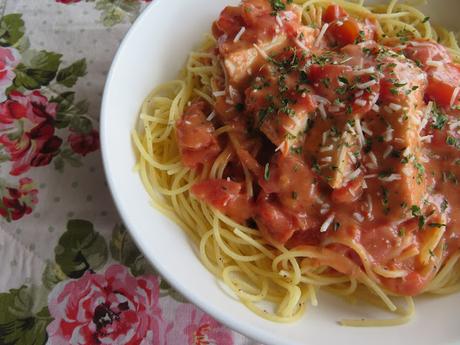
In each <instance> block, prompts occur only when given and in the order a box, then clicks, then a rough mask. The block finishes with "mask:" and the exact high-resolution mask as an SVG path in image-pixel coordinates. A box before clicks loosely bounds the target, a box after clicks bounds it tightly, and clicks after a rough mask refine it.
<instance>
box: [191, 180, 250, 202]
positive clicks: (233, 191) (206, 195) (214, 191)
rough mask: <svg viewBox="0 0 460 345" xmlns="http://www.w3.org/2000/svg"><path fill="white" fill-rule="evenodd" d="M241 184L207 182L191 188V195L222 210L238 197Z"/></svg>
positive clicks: (224, 181) (223, 181) (225, 181)
mask: <svg viewBox="0 0 460 345" xmlns="http://www.w3.org/2000/svg"><path fill="white" fill-rule="evenodd" d="M240 191H241V184H240V183H237V182H233V181H227V180H218V179H214V180H207V181H203V182H198V183H197V184H195V185H194V186H193V187H192V193H193V194H194V195H195V196H196V197H197V198H199V199H202V200H205V201H206V202H208V203H209V204H211V205H212V206H214V207H217V208H223V207H225V206H227V205H228V203H229V202H230V201H232V200H234V199H236V197H237V196H238V194H239V193H240Z"/></svg>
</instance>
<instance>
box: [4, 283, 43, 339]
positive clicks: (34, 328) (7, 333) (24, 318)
mask: <svg viewBox="0 0 460 345" xmlns="http://www.w3.org/2000/svg"><path fill="white" fill-rule="evenodd" d="M32 296H33V291H32V288H30V287H27V286H22V287H20V288H19V289H11V290H10V291H9V292H7V293H1V294H0V344H4V345H42V344H45V343H46V340H47V334H46V327H47V326H48V324H49V323H50V322H51V320H52V319H51V317H50V315H49V312H48V308H47V307H42V308H41V309H39V310H37V311H36V309H37V308H39V307H38V306H37V305H36V303H35V300H34V298H33V297H32Z"/></svg>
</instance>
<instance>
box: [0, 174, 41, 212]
mask: <svg viewBox="0 0 460 345" xmlns="http://www.w3.org/2000/svg"><path fill="white" fill-rule="evenodd" d="M0 188H1V191H2V198H1V202H0V216H2V217H4V218H6V219H7V220H18V219H21V218H22V217H24V216H25V215H26V214H30V213H32V207H33V206H34V205H36V204H37V202H38V199H37V194H38V190H37V189H35V188H34V185H33V182H32V180H31V179H30V178H22V179H20V180H19V186H18V187H17V188H13V187H11V186H8V185H7V186H4V185H2V186H1V187H0Z"/></svg>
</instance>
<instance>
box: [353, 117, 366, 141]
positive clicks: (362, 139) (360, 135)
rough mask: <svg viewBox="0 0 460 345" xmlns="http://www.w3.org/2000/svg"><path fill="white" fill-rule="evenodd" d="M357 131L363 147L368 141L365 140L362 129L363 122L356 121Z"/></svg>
mask: <svg viewBox="0 0 460 345" xmlns="http://www.w3.org/2000/svg"><path fill="white" fill-rule="evenodd" d="M355 129H356V133H357V134H358V139H359V144H360V146H361V147H363V146H364V144H365V142H366V140H365V139H364V134H363V129H362V128H361V121H360V120H359V119H356V120H355Z"/></svg>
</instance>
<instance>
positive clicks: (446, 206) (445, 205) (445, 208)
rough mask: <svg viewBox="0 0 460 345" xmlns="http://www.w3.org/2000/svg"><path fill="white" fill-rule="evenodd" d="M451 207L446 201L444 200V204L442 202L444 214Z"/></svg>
mask: <svg viewBox="0 0 460 345" xmlns="http://www.w3.org/2000/svg"><path fill="white" fill-rule="evenodd" d="M448 207H449V203H448V202H447V200H446V199H444V200H443V201H442V202H441V212H442V213H444V212H446V210H447V208H448Z"/></svg>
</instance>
